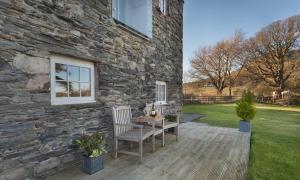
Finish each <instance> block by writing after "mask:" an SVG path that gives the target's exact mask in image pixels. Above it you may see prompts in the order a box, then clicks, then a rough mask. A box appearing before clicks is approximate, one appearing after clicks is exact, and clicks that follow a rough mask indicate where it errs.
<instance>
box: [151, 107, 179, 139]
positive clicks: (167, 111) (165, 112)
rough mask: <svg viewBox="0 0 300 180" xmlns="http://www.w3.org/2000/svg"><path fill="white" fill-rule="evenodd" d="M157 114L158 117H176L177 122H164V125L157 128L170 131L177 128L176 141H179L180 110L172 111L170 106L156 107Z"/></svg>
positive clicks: (158, 125)
mask: <svg viewBox="0 0 300 180" xmlns="http://www.w3.org/2000/svg"><path fill="white" fill-rule="evenodd" d="M155 109H156V112H157V113H158V115H176V121H175V122H170V121H166V120H164V123H162V124H157V125H156V126H157V127H161V128H163V129H164V130H168V129H170V128H175V135H176V141H178V136H179V130H178V129H179V122H180V111H179V109H178V108H175V109H173V110H172V109H171V108H170V106H169V105H156V106H155Z"/></svg>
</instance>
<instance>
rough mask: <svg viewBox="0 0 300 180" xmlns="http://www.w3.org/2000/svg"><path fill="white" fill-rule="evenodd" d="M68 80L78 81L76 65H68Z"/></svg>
mask: <svg viewBox="0 0 300 180" xmlns="http://www.w3.org/2000/svg"><path fill="white" fill-rule="evenodd" d="M69 81H79V67H78V66H69Z"/></svg>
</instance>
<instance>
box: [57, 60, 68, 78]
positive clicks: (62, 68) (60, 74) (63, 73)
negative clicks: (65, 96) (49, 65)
mask: <svg viewBox="0 0 300 180" xmlns="http://www.w3.org/2000/svg"><path fill="white" fill-rule="evenodd" d="M55 79H56V80H64V81H66V80H67V65H65V64H58V63H56V64H55Z"/></svg>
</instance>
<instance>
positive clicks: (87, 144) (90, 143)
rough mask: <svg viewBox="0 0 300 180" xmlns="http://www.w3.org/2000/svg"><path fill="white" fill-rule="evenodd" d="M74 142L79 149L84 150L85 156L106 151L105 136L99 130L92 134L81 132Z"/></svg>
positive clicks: (96, 154) (101, 153) (93, 155)
mask: <svg viewBox="0 0 300 180" xmlns="http://www.w3.org/2000/svg"><path fill="white" fill-rule="evenodd" d="M75 142H76V144H77V145H78V146H79V148H80V149H83V150H84V151H85V152H84V156H87V157H98V156H101V155H103V154H104V153H106V152H107V151H106V148H105V145H106V142H105V138H104V136H103V135H101V134H100V133H99V132H96V133H94V134H92V135H86V134H83V135H82V136H81V137H80V138H79V139H77V140H76V141H75Z"/></svg>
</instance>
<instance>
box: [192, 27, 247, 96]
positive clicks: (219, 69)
mask: <svg viewBox="0 0 300 180" xmlns="http://www.w3.org/2000/svg"><path fill="white" fill-rule="evenodd" d="M242 43H243V35H242V33H241V32H236V33H235V35H234V36H233V37H231V38H229V39H226V40H222V41H220V42H218V43H217V44H216V45H215V46H213V47H203V48H201V49H199V50H198V51H197V52H196V53H195V56H194V57H193V58H192V61H191V65H192V70H193V71H192V72H193V78H197V79H207V78H208V79H209V80H210V81H211V83H212V84H213V85H214V86H215V88H216V90H217V94H218V95H221V94H222V92H223V90H224V89H225V88H226V87H228V86H229V87H230V95H231V87H232V85H233V84H234V81H235V80H236V78H237V76H238V75H239V72H240V69H241V67H242V65H243V61H242V60H243V56H242V55H241V53H242V47H243V45H242ZM233 72H234V73H233Z"/></svg>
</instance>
